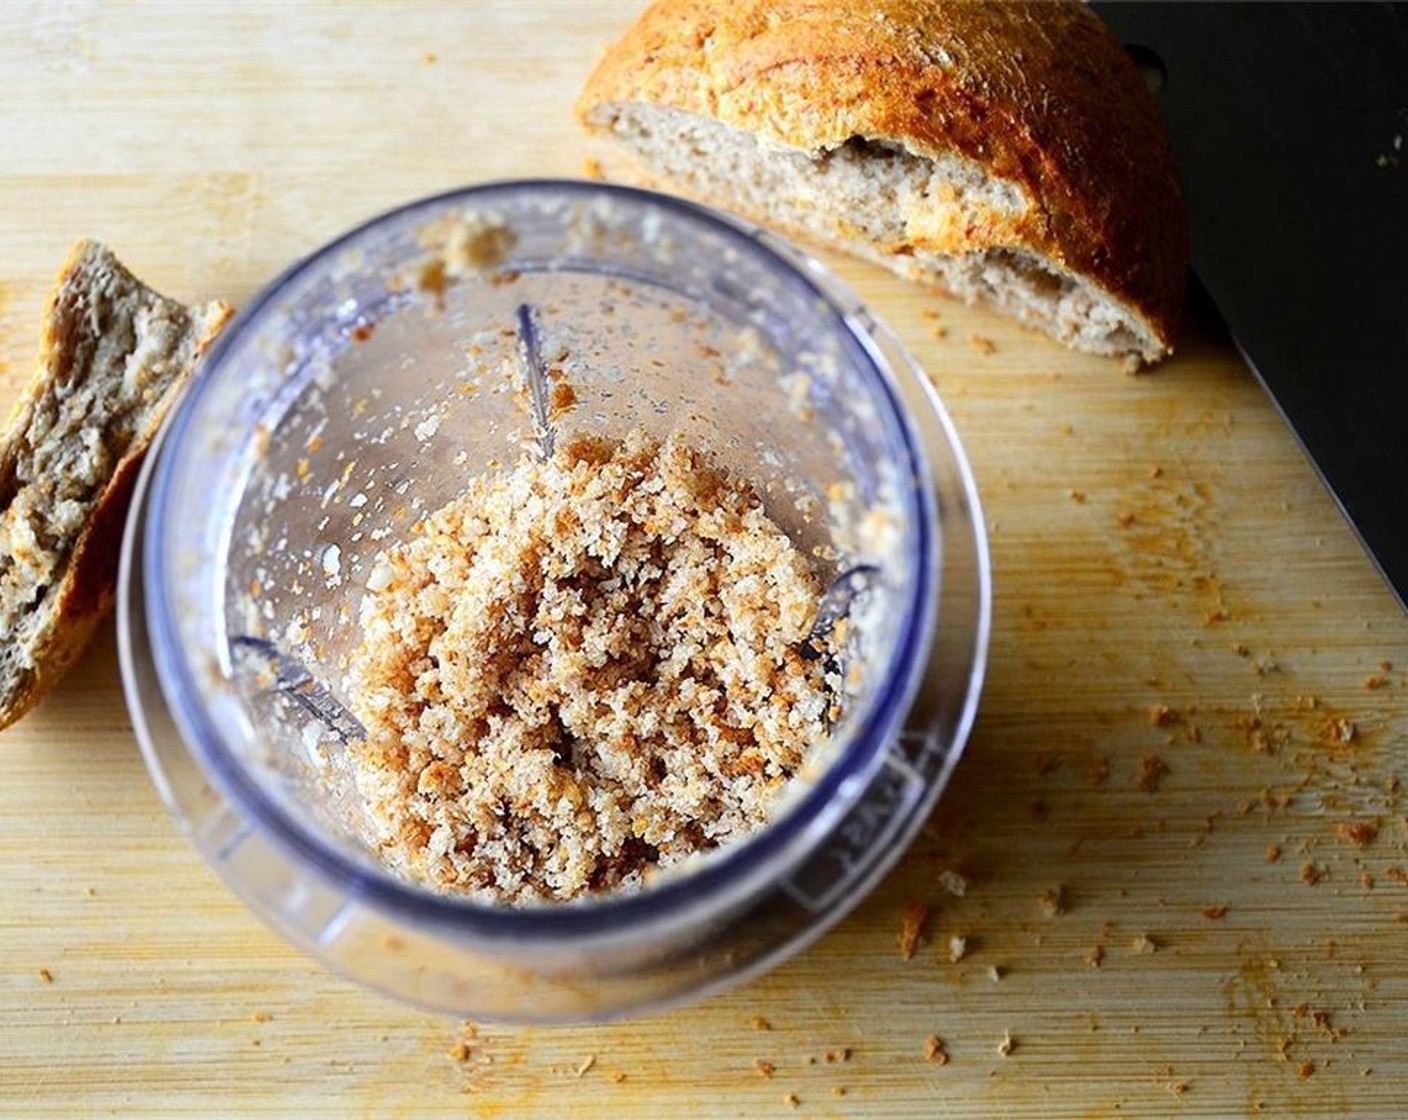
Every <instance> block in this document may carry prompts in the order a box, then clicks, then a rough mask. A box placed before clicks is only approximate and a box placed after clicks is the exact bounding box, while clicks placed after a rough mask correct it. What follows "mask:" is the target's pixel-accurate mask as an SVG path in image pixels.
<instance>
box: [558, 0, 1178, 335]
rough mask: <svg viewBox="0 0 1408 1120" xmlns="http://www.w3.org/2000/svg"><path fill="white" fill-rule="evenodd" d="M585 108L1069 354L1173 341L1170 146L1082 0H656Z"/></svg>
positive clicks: (691, 175)
mask: <svg viewBox="0 0 1408 1120" xmlns="http://www.w3.org/2000/svg"><path fill="white" fill-rule="evenodd" d="M577 111H578V116H579V118H580V119H581V120H582V122H583V123H584V124H585V125H586V126H587V127H588V128H589V129H591V130H593V131H596V132H600V133H606V134H610V135H612V136H614V137H616V138H618V139H619V140H621V141H623V142H624V143H625V145H626V146H627V147H628V148H629V149H630V150H631V151H632V152H634V154H635V155H636V156H637V157H639V159H640V160H641V161H642V162H643V163H644V164H645V165H646V167H647V168H649V169H650V170H652V171H654V172H656V173H659V174H661V175H663V176H664V177H665V178H666V179H667V180H669V181H671V182H674V183H676V184H678V185H680V186H681V187H683V188H684V189H685V190H687V191H689V192H690V193H693V194H695V195H697V196H699V197H702V198H704V199H705V200H707V201H711V202H715V203H718V204H721V205H723V206H725V207H730V208H733V209H736V210H738V211H740V212H742V213H744V214H746V215H748V216H750V217H752V218H755V219H757V220H759V221H762V222H765V223H771V224H775V225H778V226H780V227H783V228H785V229H787V230H789V231H791V232H794V233H798V234H801V235H803V236H807V235H810V236H812V237H814V238H817V239H819V240H821V241H823V242H827V243H830V244H834V245H837V246H839V247H842V248H845V249H849V250H851V251H853V252H855V253H858V254H860V255H862V256H865V257H868V258H870V259H872V260H875V261H878V262H880V263H882V264H885V265H888V266H889V267H890V268H893V269H894V270H895V271H896V272H899V273H900V274H901V275H904V276H908V277H912V278H916V279H921V280H926V281H931V282H934V283H937V284H939V285H941V286H942V287H944V288H946V289H948V290H949V291H950V292H952V293H953V294H954V295H957V296H960V297H963V298H964V299H966V300H968V301H969V302H981V303H986V304H990V305H992V306H994V307H996V308H999V309H1000V310H1002V311H1005V312H1007V313H1008V314H1010V315H1013V316H1015V317H1017V318H1018V319H1020V320H1022V321H1023V322H1025V323H1028V324H1030V325H1032V326H1034V327H1038V328H1040V329H1042V330H1044V331H1046V332H1047V333H1048V334H1050V335H1051V336H1052V337H1054V338H1056V339H1058V340H1059V341H1061V342H1063V343H1065V344H1067V345H1068V346H1072V347H1075V348H1076V349H1080V350H1088V351H1093V352H1094V353H1097V354H1113V355H1120V356H1124V357H1126V358H1128V359H1131V360H1132V361H1133V362H1135V363H1138V362H1152V361H1156V360H1158V359H1159V358H1161V357H1163V356H1164V355H1166V354H1168V353H1170V352H1171V350H1172V347H1173V335H1174V330H1175V327H1176V324H1177V321H1178V317H1179V313H1180V310H1181V307H1182V301H1183V294H1184V287H1185V283H1186V274H1187V268H1188V233H1187V217H1186V212H1185V208H1184V205H1183V199H1182V195H1181V192H1180V190H1179V186H1178V179H1177V176H1176V173H1175V170H1174V164H1173V156H1172V152H1171V150H1170V148H1169V145H1168V141H1167V138H1166V136H1165V135H1164V132H1163V128H1162V125H1161V123H1160V121H1159V117H1158V112H1157V110H1156V109H1155V107H1154V104H1153V100H1152V98H1151V97H1150V95H1149V92H1148V90H1147V88H1146V86H1145V84H1144V81H1143V79H1142V77H1141V75H1140V73H1139V71H1138V69H1137V68H1136V67H1135V66H1134V64H1133V63H1132V62H1131V60H1130V59H1129V57H1128V56H1127V55H1126V53H1125V51H1124V50H1123V48H1122V47H1121V46H1120V44H1119V43H1118V42H1117V41H1116V40H1115V39H1114V37H1113V36H1112V35H1111V34H1110V33H1109V31H1108V30H1107V29H1106V28H1105V26H1104V25H1103V24H1102V23H1101V22H1100V21H1099V19H1098V18H1097V17H1096V16H1095V15H1093V14H1092V13H1091V12H1090V11H1088V10H1087V9H1086V8H1085V6H1084V5H1083V4H1081V3H1078V2H1076V0H1066V2H1060V3H1034V4H1024V3H967V2H952V3H951V2H941V0H832V2H829V3H828V2H825V0H822V2H818V0H662V2H660V3H656V4H654V5H652V6H651V7H650V8H649V9H648V10H647V11H646V12H645V13H644V14H643V15H642V16H641V17H640V18H639V20H638V21H637V22H636V23H635V25H634V26H633V27H631V28H630V30H628V31H627V32H626V33H625V35H624V36H623V37H622V38H621V39H620V40H618V41H617V42H616V43H615V44H614V45H613V46H612V47H611V48H610V49H609V50H608V51H607V53H606V56H605V58H604V59H603V60H602V62H601V63H600V65H599V66H598V67H597V69H596V71H595V73H593V74H592V76H591V77H590V79H589V80H588V81H587V84H586V87H585V88H584V90H583V92H582V95H581V98H580V100H579V102H578V106H577Z"/></svg>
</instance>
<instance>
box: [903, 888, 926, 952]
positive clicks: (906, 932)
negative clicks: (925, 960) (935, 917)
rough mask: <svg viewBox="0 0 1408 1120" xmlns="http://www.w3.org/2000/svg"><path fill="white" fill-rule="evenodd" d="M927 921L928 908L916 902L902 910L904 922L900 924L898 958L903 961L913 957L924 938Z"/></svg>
mask: <svg viewBox="0 0 1408 1120" xmlns="http://www.w3.org/2000/svg"><path fill="white" fill-rule="evenodd" d="M928 920H929V908H928V907H927V906H924V905H922V904H921V903H918V902H911V903H909V904H908V905H907V906H906V907H905V908H904V920H903V921H902V922H901V923H900V935H899V943H900V956H902V957H903V958H904V959H905V960H910V959H912V958H913V957H914V951H915V950H916V949H918V948H919V944H920V941H921V940H922V939H923V937H924V926H925V923H927V922H928Z"/></svg>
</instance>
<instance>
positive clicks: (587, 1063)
mask: <svg viewBox="0 0 1408 1120" xmlns="http://www.w3.org/2000/svg"><path fill="white" fill-rule="evenodd" d="M594 1065H596V1055H595V1054H588V1055H587V1056H586V1057H585V1058H583V1059H582V1064H581V1065H579V1066H578V1067H577V1068H576V1069H574V1070H573V1071H572V1076H573V1077H585V1076H586V1075H587V1073H589V1072H590V1071H591V1068H592V1066H594Z"/></svg>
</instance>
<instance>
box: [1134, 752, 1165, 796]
mask: <svg viewBox="0 0 1408 1120" xmlns="http://www.w3.org/2000/svg"><path fill="white" fill-rule="evenodd" d="M1167 773H1168V763H1166V762H1165V761H1164V760H1163V759H1162V758H1160V757H1159V756H1158V755H1156V754H1153V753H1152V752H1151V753H1149V754H1146V755H1145V756H1144V759H1143V761H1142V762H1141V763H1140V765H1139V788H1140V789H1141V790H1143V791H1144V792H1145V793H1157V792H1158V788H1159V783H1160V782H1161V781H1163V777H1164V775H1165V774H1167Z"/></svg>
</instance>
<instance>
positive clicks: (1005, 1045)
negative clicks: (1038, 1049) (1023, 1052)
mask: <svg viewBox="0 0 1408 1120" xmlns="http://www.w3.org/2000/svg"><path fill="white" fill-rule="evenodd" d="M1015 1049H1017V1040H1016V1039H1015V1038H1013V1037H1012V1032H1011V1031H1003V1032H1002V1037H1001V1038H1000V1039H998V1042H997V1054H998V1057H1000V1058H1005V1057H1007V1055H1009V1054H1010V1053H1012V1051H1013V1050H1015Z"/></svg>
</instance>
